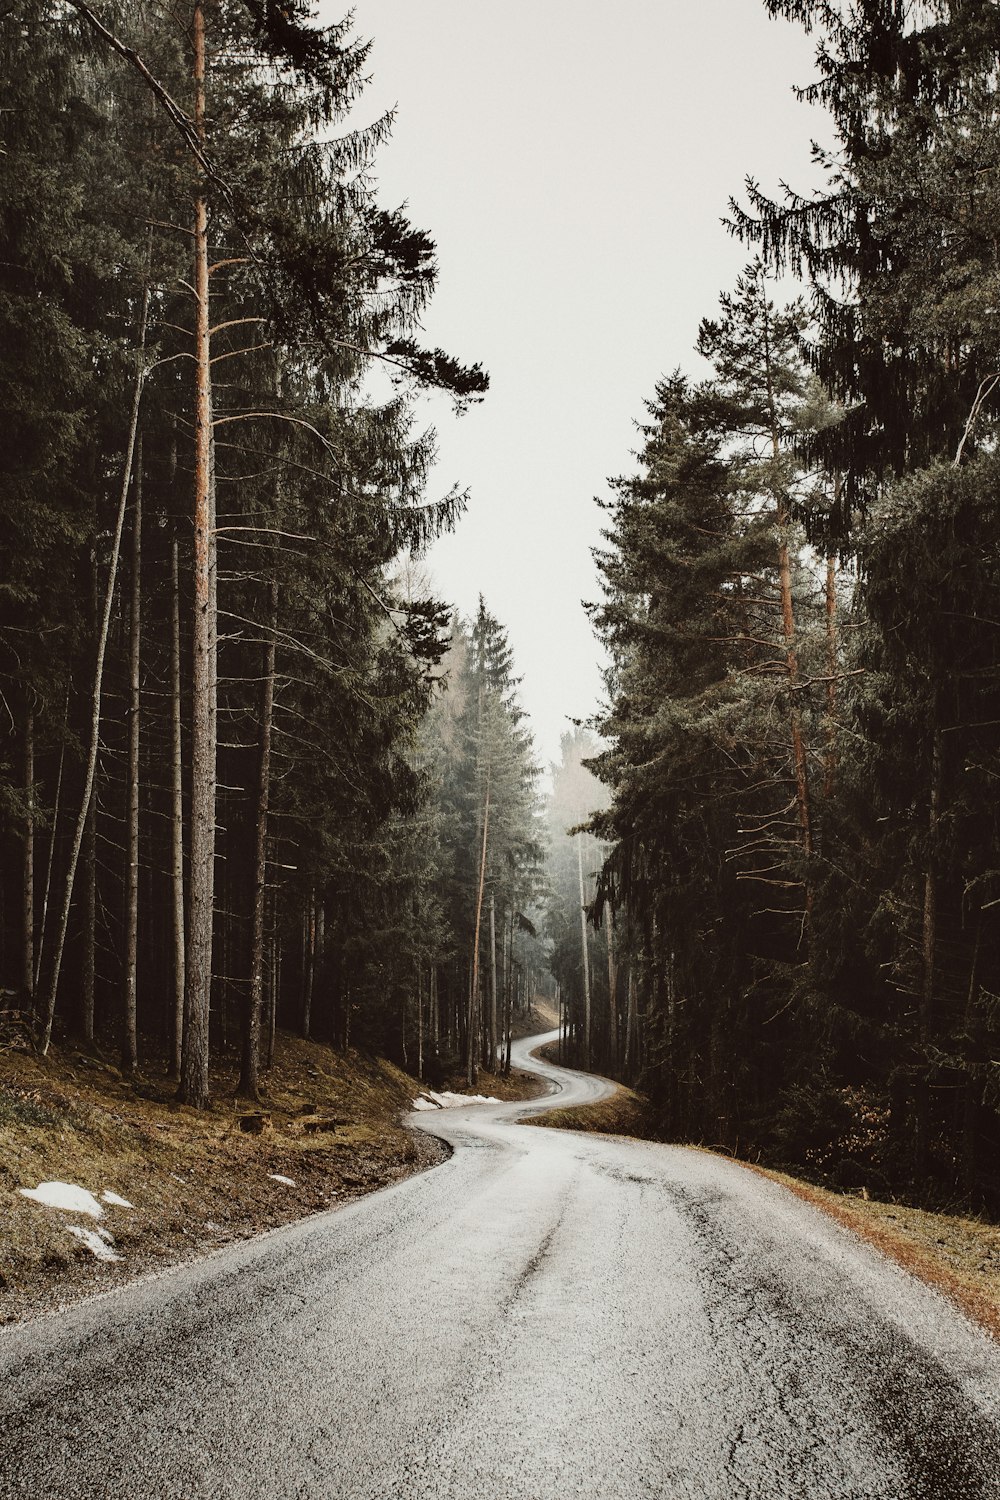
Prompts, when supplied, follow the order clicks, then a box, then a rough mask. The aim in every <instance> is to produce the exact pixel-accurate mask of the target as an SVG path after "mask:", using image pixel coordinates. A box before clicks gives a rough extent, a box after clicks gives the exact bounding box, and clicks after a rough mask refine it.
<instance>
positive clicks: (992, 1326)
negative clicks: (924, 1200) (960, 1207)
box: [742, 1162, 1000, 1339]
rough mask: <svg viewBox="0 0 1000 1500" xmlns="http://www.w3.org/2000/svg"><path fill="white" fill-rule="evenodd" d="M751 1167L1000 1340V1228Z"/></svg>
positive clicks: (977, 1220)
mask: <svg viewBox="0 0 1000 1500" xmlns="http://www.w3.org/2000/svg"><path fill="white" fill-rule="evenodd" d="M742 1165H744V1166H749V1167H750V1170H751V1171H754V1172H759V1173H760V1174H761V1176H763V1177H770V1178H772V1179H773V1181H775V1182H780V1183H781V1184H782V1185H783V1186H784V1187H786V1188H788V1189H789V1191H790V1192H793V1193H795V1195H796V1196H797V1197H799V1198H803V1199H804V1200H805V1201H806V1202H807V1203H811V1204H813V1205H814V1207H816V1208H820V1209H822V1210H823V1212H824V1213H828V1214H829V1215H830V1216H831V1217H832V1218H834V1219H836V1220H837V1221H838V1223H840V1224H843V1225H844V1226H845V1227H846V1228H848V1229H852V1230H853V1231H854V1233H855V1234H858V1235H860V1237H861V1238H862V1239H863V1240H867V1241H868V1243H869V1244H871V1245H874V1246H875V1248H876V1249H877V1250H881V1251H882V1253H883V1255H887V1256H888V1257H889V1258H890V1259H891V1260H894V1261H896V1262H897V1263H898V1264H899V1265H901V1266H903V1267H904V1269H905V1270H907V1271H910V1272H912V1274H913V1275H914V1276H918V1277H919V1278H920V1279H921V1280H922V1281H925V1282H927V1283H929V1285H931V1286H933V1287H936V1288H937V1290H938V1291H939V1292H942V1293H943V1294H944V1295H945V1296H946V1297H948V1298H950V1300H951V1301H952V1302H954V1303H956V1304H957V1306H958V1307H960V1308H961V1309H962V1311H963V1312H964V1313H966V1314H967V1315H968V1316H969V1317H970V1318H972V1319H973V1320H974V1321H975V1322H977V1323H979V1324H980V1325H981V1326H982V1327H983V1328H985V1329H987V1331H988V1332H989V1333H991V1334H992V1335H993V1336H994V1338H997V1339H1000V1225H996V1224H987V1223H984V1222H982V1221H981V1220H979V1219H966V1218H962V1217H961V1216H959V1215H954V1214H939V1213H929V1212H927V1211H926V1210H925V1209H919V1208H907V1207H906V1206H905V1205H903V1204H899V1203H881V1202H877V1201H875V1200H874V1199H865V1198H854V1197H849V1196H847V1195H846V1194H843V1193H833V1192H830V1191H828V1190H827V1189H826V1188H820V1187H813V1186H812V1185H811V1184H810V1183H807V1182H801V1181H799V1179H798V1178H796V1177H789V1176H788V1175H787V1174H786V1173H784V1172H774V1171H771V1170H770V1169H768V1168H766V1167H758V1166H752V1165H750V1164H749V1163H746V1162H744V1163H742Z"/></svg>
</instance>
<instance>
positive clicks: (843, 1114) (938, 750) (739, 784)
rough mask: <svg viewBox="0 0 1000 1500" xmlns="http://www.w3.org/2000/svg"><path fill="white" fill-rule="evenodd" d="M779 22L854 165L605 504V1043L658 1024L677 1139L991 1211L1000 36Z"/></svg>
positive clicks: (758, 204)
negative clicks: (613, 985) (786, 299)
mask: <svg viewBox="0 0 1000 1500" xmlns="http://www.w3.org/2000/svg"><path fill="white" fill-rule="evenodd" d="M768 9H769V10H770V11H771V13H772V14H774V15H775V16H782V17H785V18H787V19H790V20H792V21H797V22H799V23H802V24H804V25H805V26H806V27H807V28H808V29H810V30H812V31H813V32H815V33H816V35H817V37H818V43H819V45H818V49H817V60H818V77H817V82H816V83H815V84H814V85H813V86H812V87H811V88H810V89H808V90H806V91H805V96H806V98H807V99H809V100H811V101H813V102H817V103H819V104H821V105H822V106H823V107H825V108H826V110H828V111H829V113H830V115H831V117H832V122H833V126H834V130H835V137H836V145H835V148H834V150H833V151H832V152H831V153H829V154H824V153H821V152H817V155H818V158H819V162H820V165H821V167H822V168H823V170H824V172H825V176H826V187H825V190H824V191H822V192H820V193H818V194H816V195H814V196H810V197H798V196H796V195H795V194H794V193H792V192H789V193H788V194H787V195H786V196H785V197H784V199H782V200H781V201H779V202H773V201H771V200H769V199H768V198H767V197H766V196H765V195H764V194H763V193H762V191H761V190H760V189H759V188H758V187H757V186H756V184H754V183H753V182H750V183H749V184H748V191H747V197H746V199H745V200H744V202H743V203H742V204H739V203H736V204H734V205H733V212H732V225H731V227H732V228H733V230H734V231H735V232H736V233H738V234H739V235H740V236H741V237H742V239H743V240H744V242H746V243H747V244H748V245H749V246H750V247H751V252H752V253H755V254H756V256H757V259H755V260H754V261H753V262H752V263H751V264H750V265H749V266H748V267H747V270H746V271H745V273H744V275H743V276H742V278H741V279H740V282H739V284H738V286H737V287H736V288H735V289H734V291H733V292H732V293H731V294H728V295H726V296H724V297H723V298H722V301H721V304H720V308H719V310H718V312H717V313H716V314H715V315H714V316H712V317H711V318H709V319H706V321H705V322H704V323H703V324H702V326H701V331H700V335H699V340H698V349H699V352H700V353H701V354H702V355H703V356H704V357H705V359H706V360H707V361H708V364H709V367H710V373H709V374H708V376H707V377H706V378H704V379H700V380H690V379H686V378H685V377H683V376H682V375H676V376H673V377H671V378H669V379H665V380H663V381H662V382H661V383H660V385H659V386H658V387H657V390H656V392H655V395H654V396H653V398H652V399H651V401H650V402H649V405H648V408H647V417H646V420H645V422H644V425H643V427H642V435H641V451H640V454H639V460H640V463H639V469H638V471H637V472H636V473H635V474H634V475H632V476H630V477H626V478H623V479H620V480H618V481H616V482H615V484H614V486H613V489H612V493H611V496H610V499H609V500H608V501H607V502H606V511H607V528H606V532H605V537H606V542H605V545H604V547H603V548H602V550H601V551H600V553H599V555H598V563H599V568H600V572H601V575H602V582H603V590H604V596H603V599H602V600H601V602H600V603H599V604H598V605H596V606H595V607H594V610H593V616H594V620H595V623H596V627H597V629H598V631H599V633H600V635H601V637H602V638H603V640H604V642H605V643H606V645H607V647H608V651H609V657H610V662H611V666H610V669H609V673H608V680H607V686H608V707H607V710H606V712H605V713H604V714H603V715H602V716H601V717H600V718H599V720H598V722H597V728H598V729H599V730H600V732H601V734H602V735H603V736H604V737H605V745H604V747H603V748H602V749H601V750H600V752H599V753H598V754H597V756H596V758H594V759H593V760H592V761H591V764H592V765H593V767H594V768H595V769H596V771H597V773H598V775H599V776H600V777H601V779H602V780H603V781H604V782H605V783H606V784H607V787H608V788H609V790H610V793H611V797H612V801H611V805H610V808H608V809H607V810H606V811H603V812H600V813H598V814H597V815H596V816H595V817H594V818H593V819H592V822H591V827H592V830H593V832H594V833H595V834H597V835H598V836H600V837H601V838H603V839H605V840H607V841H608V843H609V845H610V848H609V850H608V854H607V858H606V859H605V861H604V863H603V866H602V870H601V875H600V880H599V886H598V891H597V895H596V898H595V900H594V901H593V902H592V903H591V911H592V913H593V914H594V915H596V917H597V918H598V920H601V919H603V920H605V921H607V919H608V917H609V916H610V917H612V918H613V921H614V924H615V930H616V931H617V932H618V933H619V948H620V955H619V964H618V970H619V975H620V978H619V982H618V985H617V1001H616V1004H615V1006H614V1007H613V1008H612V1016H611V1025H610V1035H611V1037H612V1038H614V1039H615V1041H614V1043H613V1044H614V1045H617V1046H619V1047H620V1045H621V1038H622V1036H623V1035H624V1032H625V1030H626V1014H625V1001H624V996H625V995H627V994H629V993H630V992H631V991H632V990H634V991H635V992H636V995H637V999H636V1005H637V1008H638V1020H639V1027H640V1046H641V1059H640V1063H641V1070H642V1076H643V1078H644V1080H645V1082H646V1084H647V1086H648V1087H649V1089H650V1090H651V1092H652V1094H653V1096H654V1097H655V1099H656V1101H657V1104H658V1106H659V1109H660V1111H661V1114H662V1118H663V1121H664V1124H665V1126H666V1127H667V1128H668V1129H669V1130H670V1131H672V1132H673V1133H675V1134H676V1135H679V1136H681V1137H683V1138H689V1139H691V1138H693V1139H698V1140H702V1141H704V1142H706V1143H709V1144H720V1145H724V1146H726V1147H728V1148H730V1149H732V1150H735V1151H738V1152H740V1153H744V1152H747V1153H755V1152H760V1151H762V1152H765V1153H766V1154H768V1155H769V1156H770V1157H771V1159H773V1160H780V1161H784V1162H786V1163H789V1164H794V1165H797V1166H799V1167H805V1168H807V1169H809V1170H811V1171H813V1172H815V1173H820V1174H825V1175H829V1176H831V1177H832V1178H834V1179H835V1180H837V1181H839V1182H840V1183H842V1184H844V1185H848V1186H857V1187H861V1186H868V1187H871V1188H872V1189H873V1190H876V1189H882V1190H886V1189H891V1190H895V1191H900V1192H903V1191H906V1192H910V1193H912V1194H915V1195H918V1196H920V1197H923V1198H925V1199H938V1200H943V1199H948V1198H950V1199H952V1200H958V1199H961V1200H964V1201H966V1202H968V1203H971V1204H973V1205H974V1206H983V1205H986V1206H989V1207H990V1208H992V1209H993V1210H994V1211H995V1210H996V1209H997V1208H998V1207H1000V1173H998V1168H997V1162H998V1160H1000V1065H998V1062H997V1058H998V1057H1000V939H998V927H997V922H996V917H995V911H996V907H997V905H998V902H1000V871H998V860H997V848H998V826H997V814H996V806H997V798H996V788H997V784H998V778H1000V657H998V650H1000V628H998V624H997V609H996V599H997V597H998V595H997V588H998V583H1000V577H998V570H1000V557H998V549H997V538H998V536H1000V514H998V499H997V497H998V494H1000V462H998V457H997V451H996V437H997V423H998V419H1000V407H998V405H997V401H996V391H997V385H998V376H997V370H998V368H1000V367H998V363H997V358H998V351H997V347H996V345H997V340H998V337H1000V314H998V308H1000V272H998V262H997V253H996V229H995V225H996V217H997V211H998V206H1000V204H998V193H1000V174H998V171H997V168H998V161H997V153H998V150H1000V131H998V129H997V124H998V119H997V114H998V94H997V78H998V60H1000V12H998V11H997V8H996V7H995V6H984V5H980V4H976V3H967V0H934V3H928V4H925V5H921V6H911V5H903V4H901V3H898V0H860V3H857V4H853V5H851V6H847V5H843V6H842V5H839V4H834V5H829V4H825V3H819V0H769V3H768ZM787 271H791V272H793V273H795V274H796V275H797V276H798V278H799V279H800V282H801V283H802V284H803V286H804V296H803V298H802V300H801V301H795V302H792V303H790V304H789V305H787V306H786V305H783V304H782V302H781V299H780V295H779V292H778V290H777V288H776V286H775V282H776V280H777V279H778V278H779V277H780V276H781V275H782V274H783V273H785V272H787ZM619 1056H620V1053H619ZM612 1060H613V1054H612V1053H610V1052H608V1051H606V1050H599V1051H598V1053H597V1055H596V1057H595V1059H594V1061H595V1063H596V1064H598V1065H599V1066H609V1065H610V1064H611V1062H612ZM631 1076H634V1074H632V1075H631Z"/></svg>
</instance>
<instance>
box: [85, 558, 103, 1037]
mask: <svg viewBox="0 0 1000 1500" xmlns="http://www.w3.org/2000/svg"><path fill="white" fill-rule="evenodd" d="M100 607H101V606H100V598H99V590H98V579H97V552H96V549H94V550H92V551H91V554H90V625H91V632H92V635H93V638H94V650H95V653H96V649H97V632H98V621H99V619H100ZM81 858H82V860H83V965H82V1000H83V1003H82V1014H81V1017H80V1030H81V1033H82V1035H83V1040H84V1041H85V1042H86V1043H88V1044H90V1043H92V1042H93V1040H94V1018H95V1009H96V995H97V798H96V796H94V797H91V799H90V806H89V807H88V808H87V822H86V824H85V826H84V830H83V849H82V851H81Z"/></svg>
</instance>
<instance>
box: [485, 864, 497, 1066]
mask: <svg viewBox="0 0 1000 1500" xmlns="http://www.w3.org/2000/svg"><path fill="white" fill-rule="evenodd" d="M488 1030H489V1036H488V1041H487V1052H486V1066H487V1068H488V1069H489V1071H490V1072H491V1073H495V1072H496V1070H497V919H496V894H495V892H493V891H490V1020H489V1028H488Z"/></svg>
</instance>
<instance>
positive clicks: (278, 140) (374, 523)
mask: <svg viewBox="0 0 1000 1500" xmlns="http://www.w3.org/2000/svg"><path fill="white" fill-rule="evenodd" d="M367 51H368V49H367V46H366V45H365V44H364V43H362V42H360V41H359V40H357V39H356V38H355V37H353V36H352V34H351V29H350V24H349V22H345V23H343V24H338V25H334V26H327V27H322V26H319V25H317V24H315V23H314V21H313V20H312V18H311V16H310V15H309V13H308V10H307V9H306V8H304V7H303V6H299V5H292V6H282V7H278V6H273V5H271V4H270V3H266V4H263V5H258V4H256V3H253V0H246V3H244V0H194V3H192V5H191V6H189V7H188V8H187V9H186V10H185V9H183V8H182V9H181V10H180V11H178V10H176V9H171V8H169V7H163V6H160V5H158V4H156V3H155V0H153V3H145V0H142V3H140V0H136V3H130V0H125V3H121V4H116V5H113V6H101V7H99V8H98V10H97V11H95V10H94V9H92V8H91V7H89V6H87V5H86V4H84V3H82V0H80V3H77V0H72V3H70V4H61V3H60V4H53V3H50V0H18V3H17V4H15V5H14V6H13V7H12V8H8V9H7V10H6V12H5V14H4V16H3V19H2V21H0V73H2V76H3V79H4V101H3V102H4V110H3V116H2V127H0V128H2V133H3V149H2V163H3V165H2V180H0V243H2V253H0V350H2V355H0V407H2V409H3V442H2V443H0V485H2V490H3V497H4V498H3V504H2V506H0V527H2V538H0V547H2V553H3V559H4V562H3V576H2V580H0V695H2V698H0V702H2V714H3V721H4V722H3V729H2V734H3V741H2V747H0V818H2V853H3V861H2V885H0V899H2V909H0V974H2V981H0V982H2V984H3V986H4V990H5V994H6V996H7V998H6V1000H5V1002H4V1009H5V1010H6V1011H7V1012H8V1015H10V1014H12V1013H13V1014H15V1015H19V1016H21V1017H23V1018H24V1022H25V1024H27V1025H28V1026H29V1027H30V1028H31V1030H32V1033H33V1035H34V1037H35V1039H36V1042H37V1044H38V1046H39V1047H40V1048H41V1049H42V1050H43V1051H45V1050H47V1048H48V1046H49V1043H50V1040H51V1037H52V1035H53V1030H54V1028H55V1029H56V1030H59V1031H68V1032H70V1033H71V1034H74V1035H75V1036H76V1037H78V1038H79V1039H81V1040H83V1041H84V1042H85V1043H92V1042H94V1040H95V1038H96V1039H98V1040H103V1041H104V1042H105V1044H111V1045H113V1046H115V1047H116V1048H117V1050H118V1051H119V1052H120V1055H121V1060H122V1064H123V1067H124V1068H125V1069H126V1070H129V1071H134V1070H135V1069H136V1068H138V1067H140V1066H142V1065H143V1062H144V1057H145V1058H147V1059H148V1058H150V1057H152V1056H154V1055H155V1056H162V1055H163V1054H164V1053H166V1055H167V1056H168V1058H169V1060H170V1066H171V1068H172V1071H173V1073H174V1076H175V1077H176V1079H177V1081H178V1083H179V1086H180V1091H181V1097H182V1098H183V1099H185V1100H186V1101H187V1102H189V1103H191V1104H194V1105H198V1106H201V1105H204V1104H205V1103H206V1102H207V1100H208V1098H209V1092H210V1064H211V1059H212V1056H213V1048H214V1047H215V1046H216V1044H221V1043H226V1044H228V1045H230V1046H231V1047H236V1046H237V1045H238V1046H240V1047H241V1048H242V1076H241V1080H240V1087H241V1090H242V1092H244V1093H245V1094H247V1095H248V1096H250V1097H254V1096H255V1095H256V1094H257V1092H258V1090H259V1087H260V1076H261V1072H262V1070H263V1069H265V1068H266V1066H267V1063H268V1060H269V1057H270V1056H271V1051H272V1047H273V1037H274V1028H275V1025H276V1024H285V1025H289V1026H294V1027H296V1028H297V1029H299V1030H301V1031H302V1032H303V1033H304V1034H306V1035H309V1034H315V1035H318V1036H320V1037H325V1038H328V1039H330V1040H333V1041H337V1042H339V1043H341V1044H342V1045H347V1044H348V1043H349V1042H350V1041H351V1040H352V1038H353V1039H357V1040H359V1041H362V1042H363V1043H364V1044H365V1045H369V1046H372V1047H377V1048H380V1049H382V1050H385V1051H388V1052H389V1053H390V1054H391V1055H395V1056H401V1057H404V1058H407V1059H408V1060H410V1061H417V1062H420V1063H422V1062H423V1061H425V1060H429V1059H430V1058H431V1057H432V1056H433V1055H434V1054H435V1052H441V1053H448V1052H449V1051H450V1052H454V1053H456V1054H458V1053H459V1052H460V1051H461V1054H462V1061H463V1064H464V1065H465V1066H467V1068H468V1070H469V1072H470V1075H471V1074H472V1073H473V1072H474V1071H475V1068H476V1066H477V1064H478V1061H479V1059H480V1057H482V1058H483V1060H484V1061H486V1062H487V1063H488V1064H490V1065H494V1066H495V1065H496V1063H497V1058H498V1056H499V1051H500V1037H501V1034H502V1031H503V1023H504V1021H505V1020H507V1019H509V1012H510V1007H511V1004H512V994H513V992H514V979H515V977H516V967H515V964H516V951H515V950H516V940H515V939H512V938H511V936H510V930H511V920H512V919H513V921H514V925H515V927H516V926H517V913H518V912H519V911H520V910H521V907H522V906H523V905H525V904H526V903H527V899H528V896H529V895H530V887H531V883H532V880H533V878H534V877H533V875H532V873H531V872H532V870H533V868H534V866H535V864H537V850H536V829H535V816H536V815H535V809H534V800H533V799H534V791H533V787H534V771H533V768H532V765H531V751H530V743H529V741H528V738H527V735H526V734H525V732H524V730H523V727H522V726H520V722H519V713H518V710H517V707H516V701H515V697H514V690H515V683H514V681H513V679H512V677H511V664H510V659H509V651H508V650H507V647H506V642H505V639H504V636H503V631H502V629H501V628H500V626H499V625H498V624H497V622H496V621H494V620H493V619H492V617H490V616H489V614H488V612H487V611H486V610H485V609H483V610H481V612H480V618H479V619H478V620H477V621H476V622H473V623H472V624H470V625H469V626H464V625H462V624H461V622H454V623H452V622H450V620H449V614H450V612H449V610H448V609H447V608H446V607H445V605H444V604H443V603H442V602H441V601H439V600H437V599H435V598H433V597H431V593H432V591H431V590H429V589H428V590H425V591H423V592H422V593H421V592H420V591H419V590H418V591H414V590H413V589H412V588H411V587H410V586H409V584H408V582H407V579H408V577H409V575H408V573H407V570H406V568H405V567H403V566H401V563H400V559H401V558H402V557H405V555H406V554H407V553H410V552H414V551H416V552H419V551H420V550H421V549H422V548H423V547H425V546H426V544H427V543H428V542H429V541H430V540H432V539H433V537H434V536H436V535H437V534H439V533H440V532H441V531H442V530H444V529H447V528H450V527H451V526H452V525H453V524H454V522H455V520H456V518H457V516H458V515H459V514H460V512H461V509H462V505H463V502H464V497H463V496H462V495H461V494H458V493H451V494H448V495H445V496H443V497H441V498H438V499H434V498H428V495H427V492H426V486H427V475H428V470H429V466H430V462H431V459H432V456H433V450H434V434H433V432H422V431H420V430H418V429H417V428H416V426H415V417H414V401H415V397H416V394H417V392H418V391H419V390H420V389H422V388H425V387H437V388H439V389H442V390H444V391H446V392H448V393H450V395H451V397H452V398H453V399H454V402H455V403H456V405H457V406H459V407H461V406H462V405H463V404H464V403H467V402H468V401H470V400H476V399H478V398H479V397H480V396H481V394H482V393H483V391H484V390H485V388H486V377H485V375H484V374H483V372H482V371H481V370H480V369H479V367H478V366H475V365H473V366H465V365H462V364H461V363H459V362H458V361H457V360H455V359H453V358H452V357H451V356H449V355H447V354H446V353H444V352H443V351H441V350H438V349H427V348H423V347H422V346H421V345H420V343H419V342H418V338H417V336H416V335H417V327H418V320H419V315H420V313H421V310H422V309H423V307H424V306H425V304H426V301H427V298H428V297H429V295H430V294H431V292H432V290H433V287H434V284H435V280H436V274H437V273H436V264H435V252H434V244H433V242H432V240H431V239H429V237H428V236H427V235H426V234H424V233H423V232H422V231H420V230H418V229H416V228H414V227H413V226H412V225H410V224H409V223H408V222H407V220H406V218H405V217H404V215H403V214H402V213H401V212H399V211H387V210H386V209H384V208H383V207H382V206H380V205H379V203H378V202H377V200H376V197H375V194H374V189H373V185H372V178H371V167H372V161H373V154H374V152H375V150H376V148H377V146H378V144H379V142H380V140H381V139H382V138H383V137H384V135H385V132H386V129H387V127H388V122H387V121H386V120H382V121H379V122H377V123H376V124H374V125H372V126H371V127H369V128H366V129H363V130H358V129H356V128H354V126H353V123H352V118H351V117H350V111H351V108H352V106H353V105H354V104H355V102H356V100H357V98H358V96H359V94H360V92H361V90H362V88H363V83H364V76H365V68H366V60H367ZM380 372H381V374H380ZM376 392H383V394H380V395H376V394H375V393H376ZM449 631H451V634H450V635H449ZM449 644H453V645H454V652H453V658H454V659H453V664H452V668H451V670H450V673H449V672H448V671H447V670H446V668H445V667H444V666H442V663H443V661H444V660H445V658H446V656H447V652H448V647H449ZM448 676H450V678H451V680H452V691H451V692H448V693H446V692H444V688H443V682H444V679H445V678H446V677H448ZM458 703H461V704H463V705H464V707H463V708H462V709H461V710H459V709H458V708H456V707H455V705H456V704H458ZM445 705H448V706H445ZM446 721H447V732H448V734H449V735H450V736H451V739H450V742H449V746H448V755H449V756H450V759H449V760H448V761H447V764H446V765H445V766H444V769H442V768H441V766H438V765H435V764H432V763H431V762H430V752H429V749H428V746H429V745H431V743H432V741H433V738H434V736H435V735H438V736H441V735H443V734H444V733H445V729H444V725H445V722H446ZM491 929H492V930H493V931H494V944H493V949H492V954H493V955H499V971H500V972H499V977H498V965H497V961H496V958H495V957H493V958H491V957H490V950H489V948H488V946H487V937H486V934H487V933H488V932H489V931H490V930H491ZM477 938H478V941H477ZM480 954H482V955H483V956H482V957H480ZM481 971H485V977H484V973H483V972H481Z"/></svg>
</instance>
